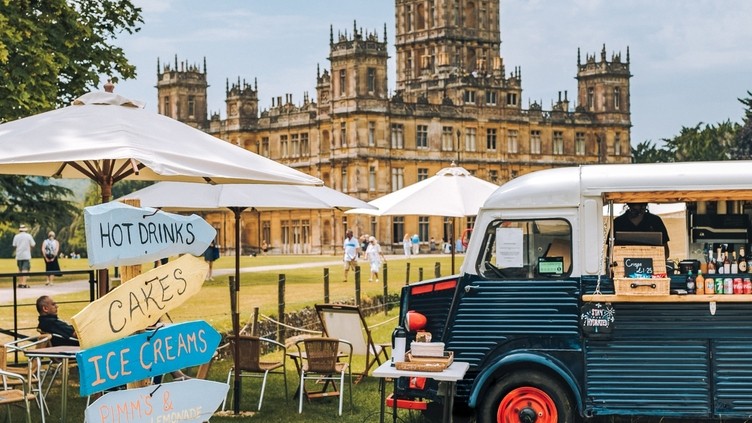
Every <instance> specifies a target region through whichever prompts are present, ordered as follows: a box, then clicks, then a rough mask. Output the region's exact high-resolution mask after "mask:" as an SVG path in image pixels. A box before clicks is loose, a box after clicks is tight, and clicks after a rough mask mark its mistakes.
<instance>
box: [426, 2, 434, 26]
mask: <svg viewBox="0 0 752 423" xmlns="http://www.w3.org/2000/svg"><path fill="white" fill-rule="evenodd" d="M434 15H436V4H435V3H434V0H428V26H429V27H430V28H433V27H434V26H436V20H435V19H436V18H435V17H434Z"/></svg>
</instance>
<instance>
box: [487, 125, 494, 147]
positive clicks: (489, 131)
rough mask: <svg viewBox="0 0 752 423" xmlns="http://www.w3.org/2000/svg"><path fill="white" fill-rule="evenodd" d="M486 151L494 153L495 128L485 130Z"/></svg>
mask: <svg viewBox="0 0 752 423" xmlns="http://www.w3.org/2000/svg"><path fill="white" fill-rule="evenodd" d="M486 150H488V151H496V128H486Z"/></svg>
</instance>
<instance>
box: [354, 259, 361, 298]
mask: <svg viewBox="0 0 752 423" xmlns="http://www.w3.org/2000/svg"><path fill="white" fill-rule="evenodd" d="M355 305H356V306H358V307H360V266H358V265H356V266H355Z"/></svg>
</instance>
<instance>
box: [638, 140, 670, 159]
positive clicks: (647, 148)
mask: <svg viewBox="0 0 752 423" xmlns="http://www.w3.org/2000/svg"><path fill="white" fill-rule="evenodd" d="M632 161H633V162H634V163H665V162H671V161H673V158H672V157H671V155H670V154H669V152H668V151H667V150H665V149H662V148H658V147H657V146H656V145H655V143H654V142H652V141H650V140H648V141H643V142H641V143H639V144H637V147H635V148H633V149H632Z"/></svg>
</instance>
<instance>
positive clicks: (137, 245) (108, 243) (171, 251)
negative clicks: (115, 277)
mask: <svg viewBox="0 0 752 423" xmlns="http://www.w3.org/2000/svg"><path fill="white" fill-rule="evenodd" d="M84 223H85V230H86V250H87V253H88V256H89V266H91V267H93V268H96V269H103V268H106V267H108V266H127V265H133V264H141V263H146V262H151V261H154V260H159V259H161V258H163V257H169V256H171V255H177V254H182V253H189V254H193V255H201V254H203V252H204V250H206V247H208V246H209V243H211V241H212V240H213V239H214V237H215V236H216V235H217V231H216V230H215V229H214V228H213V227H212V226H211V225H209V224H208V223H207V222H206V221H205V220H204V219H202V218H201V217H200V216H198V215H195V214H192V215H190V216H181V215H179V214H173V213H166V212H163V211H158V210H157V209H153V208H151V207H144V208H141V207H133V206H129V205H127V204H123V203H120V202H117V201H113V202H111V203H105V204H100V205H97V206H91V207H86V208H85V209H84Z"/></svg>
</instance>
